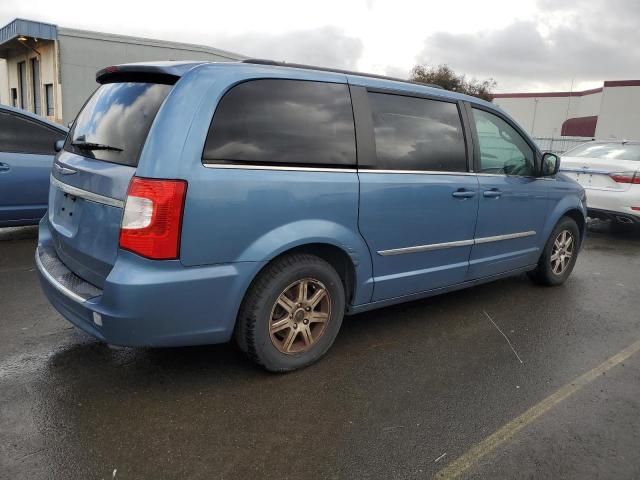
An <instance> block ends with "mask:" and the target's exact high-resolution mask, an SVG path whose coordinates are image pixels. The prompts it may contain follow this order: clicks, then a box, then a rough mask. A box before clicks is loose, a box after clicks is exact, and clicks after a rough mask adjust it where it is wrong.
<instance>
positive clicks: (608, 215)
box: [587, 208, 640, 225]
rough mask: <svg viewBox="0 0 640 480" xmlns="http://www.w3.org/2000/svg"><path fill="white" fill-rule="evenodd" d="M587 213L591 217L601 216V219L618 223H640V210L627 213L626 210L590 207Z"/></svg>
mask: <svg viewBox="0 0 640 480" xmlns="http://www.w3.org/2000/svg"><path fill="white" fill-rule="evenodd" d="M587 215H588V216H589V217H591V218H599V219H600V220H611V221H613V222H617V223H625V224H628V225H630V224H633V223H636V224H640V212H637V215H636V214H630V213H627V211H626V210H621V211H612V210H603V209H600V208H588V209H587Z"/></svg>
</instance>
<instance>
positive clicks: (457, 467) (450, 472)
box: [436, 340, 640, 479]
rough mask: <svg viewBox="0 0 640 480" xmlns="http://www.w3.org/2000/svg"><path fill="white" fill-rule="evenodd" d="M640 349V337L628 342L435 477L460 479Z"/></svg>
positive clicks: (474, 447) (477, 445)
mask: <svg viewBox="0 0 640 480" xmlns="http://www.w3.org/2000/svg"><path fill="white" fill-rule="evenodd" d="M639 351H640V340H637V341H636V342H634V343H632V344H631V345H629V346H628V347H627V348H625V349H624V350H622V351H620V352H618V353H616V354H615V355H614V356H612V357H610V358H609V359H607V360H605V361H604V362H603V363H601V364H600V365H598V366H597V367H596V368H594V369H593V370H590V371H588V372H587V373H585V374H583V375H580V376H579V377H578V378H576V379H575V380H573V381H571V382H569V383H567V384H566V385H565V386H563V387H561V388H560V389H559V390H556V392H555V393H553V394H551V395H549V396H548V397H547V398H545V399H544V400H542V401H541V402H540V403H537V404H536V405H534V406H533V407H531V408H530V409H529V410H527V411H526V412H524V413H523V414H522V415H520V416H518V417H516V418H515V419H513V420H512V421H510V422H509V423H507V424H506V425H504V426H502V427H501V428H499V429H498V430H496V431H495V432H494V433H492V434H491V435H489V436H488V437H487V438H485V439H484V440H482V441H481V442H480V443H478V444H476V445H474V446H473V447H471V449H469V450H468V451H467V452H466V453H465V454H463V455H462V456H460V457H458V458H457V459H456V460H454V461H453V462H451V463H450V464H449V465H447V466H446V467H444V468H443V469H442V470H440V471H439V472H438V473H437V474H436V478H446V479H450V478H457V477H459V476H460V475H461V474H462V473H464V472H465V471H466V470H468V469H469V468H470V467H472V466H473V465H474V464H475V463H476V462H477V461H478V460H480V459H481V458H482V457H484V456H485V455H488V454H489V453H491V452H493V451H494V450H495V449H496V448H498V447H499V446H500V445H502V444H503V443H504V442H506V441H507V440H509V439H510V438H511V437H513V436H514V435H515V434H516V433H518V432H519V431H520V430H522V429H523V428H524V427H526V426H527V425H529V424H530V423H532V422H533V421H534V420H536V419H537V418H539V417H540V416H542V415H543V414H545V413H546V412H548V411H549V410H551V409H552V408H553V407H555V406H556V405H558V404H559V403H560V402H562V401H563V400H566V399H567V398H569V397H570V396H571V395H573V394H574V393H576V392H577V391H578V390H580V389H582V388H583V387H585V386H587V385H589V384H590V383H591V382H593V381H594V380H595V379H596V378H598V377H599V376H601V375H602V374H604V373H605V372H608V371H609V370H611V369H612V368H613V367H615V366H616V365H619V364H620V363H622V362H624V361H625V360H626V359H627V358H629V357H630V356H631V355H633V354H634V353H637V352H639Z"/></svg>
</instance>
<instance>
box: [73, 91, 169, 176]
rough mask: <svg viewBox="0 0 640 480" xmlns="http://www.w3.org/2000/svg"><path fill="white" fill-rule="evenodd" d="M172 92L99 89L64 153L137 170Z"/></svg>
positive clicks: (81, 113)
mask: <svg viewBox="0 0 640 480" xmlns="http://www.w3.org/2000/svg"><path fill="white" fill-rule="evenodd" d="M171 88H172V86H171V85H163V84H157V83H134V82H126V83H109V84H106V85H102V86H101V87H100V88H98V89H97V90H96V92H95V93H94V94H93V96H92V97H91V99H90V100H89V101H88V102H87V103H86V104H85V106H84V108H83V109H82V111H81V112H80V114H79V115H78V117H77V118H76V121H75V124H74V126H73V129H72V131H71V133H70V135H69V137H68V140H67V144H66V145H65V149H66V150H68V151H71V152H74V153H77V154H79V155H83V156H85V157H90V158H95V159H97V160H104V161H107V162H113V163H119V164H122V165H131V166H137V165H138V159H139V157H140V152H141V151H142V147H143V145H144V142H145V140H146V138H147V133H148V132H149V128H151V124H152V123H153V119H154V118H155V116H156V113H157V112H158V109H159V108H160V105H162V102H163V101H164V99H165V98H166V96H167V94H168V93H169V91H170V90H171Z"/></svg>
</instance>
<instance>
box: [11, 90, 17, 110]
mask: <svg viewBox="0 0 640 480" xmlns="http://www.w3.org/2000/svg"><path fill="white" fill-rule="evenodd" d="M11 106H12V107H17V106H18V89H17V88H12V89H11Z"/></svg>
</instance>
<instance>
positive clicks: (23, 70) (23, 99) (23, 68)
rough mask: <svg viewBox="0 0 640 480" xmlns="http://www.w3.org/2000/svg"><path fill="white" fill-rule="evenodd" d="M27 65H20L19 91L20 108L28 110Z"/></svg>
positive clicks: (22, 63)
mask: <svg viewBox="0 0 640 480" xmlns="http://www.w3.org/2000/svg"><path fill="white" fill-rule="evenodd" d="M26 80H27V64H26V63H24V62H19V63H18V90H20V104H19V105H18V106H19V107H20V108H26V106H27V88H26V86H27V82H26Z"/></svg>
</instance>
